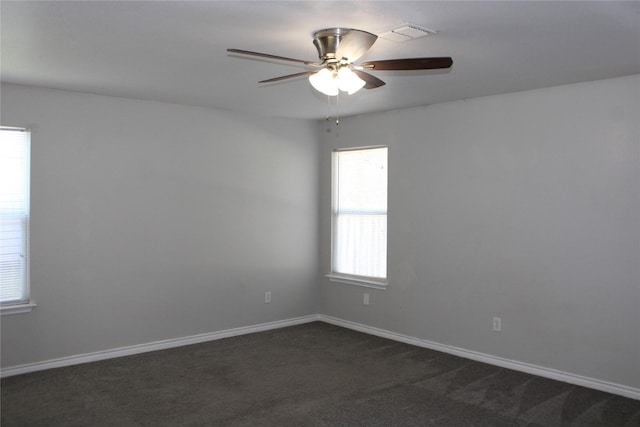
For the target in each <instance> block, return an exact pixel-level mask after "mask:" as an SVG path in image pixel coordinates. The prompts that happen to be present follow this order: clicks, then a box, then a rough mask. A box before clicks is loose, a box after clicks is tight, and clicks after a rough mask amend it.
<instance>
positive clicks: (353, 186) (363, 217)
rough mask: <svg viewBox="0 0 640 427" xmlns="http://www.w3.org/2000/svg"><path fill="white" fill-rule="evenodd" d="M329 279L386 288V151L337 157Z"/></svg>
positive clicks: (375, 149) (344, 152)
mask: <svg viewBox="0 0 640 427" xmlns="http://www.w3.org/2000/svg"><path fill="white" fill-rule="evenodd" d="M332 230H333V241H332V246H333V247H332V265H331V270H332V271H331V274H330V275H329V278H330V279H332V280H337V281H341V282H347V283H352V284H359V285H364V286H371V287H379V288H384V287H385V286H386V279H387V147H373V148H360V149H349V150H337V151H334V152H333V219H332Z"/></svg>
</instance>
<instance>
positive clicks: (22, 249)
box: [0, 127, 33, 314]
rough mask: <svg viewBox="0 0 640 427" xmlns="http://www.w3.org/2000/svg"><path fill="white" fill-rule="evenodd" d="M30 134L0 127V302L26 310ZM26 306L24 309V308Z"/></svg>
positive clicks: (6, 308)
mask: <svg viewBox="0 0 640 427" xmlns="http://www.w3.org/2000/svg"><path fill="white" fill-rule="evenodd" d="M29 146H30V133H29V131H28V130H26V129H21V128H8V127H0V303H1V306H2V313H3V314H5V313H8V312H12V311H16V309H18V310H20V311H28V309H30V307H31V306H32V305H33V304H31V303H30V301H29V268H28V265H29V263H28V258H27V256H28V253H29V244H28V243H29V157H30V155H29V154H30V147H29ZM25 309H26V310H25Z"/></svg>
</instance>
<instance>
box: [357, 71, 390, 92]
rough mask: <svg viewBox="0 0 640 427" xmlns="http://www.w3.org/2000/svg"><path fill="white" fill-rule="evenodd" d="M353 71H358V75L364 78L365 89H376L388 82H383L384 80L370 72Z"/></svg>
mask: <svg viewBox="0 0 640 427" xmlns="http://www.w3.org/2000/svg"><path fill="white" fill-rule="evenodd" d="M353 72H354V73H356V75H357V76H358V77H360V78H361V79H362V80H364V82H365V85H364V88H365V89H375V88H377V87H380V86H384V85H385V84H386V83H385V82H383V81H382V80H380V79H379V78H377V77H376V76H374V75H371V74H369V73H365V72H364V71H360V70H353Z"/></svg>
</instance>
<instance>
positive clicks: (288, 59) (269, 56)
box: [227, 49, 322, 67]
mask: <svg viewBox="0 0 640 427" xmlns="http://www.w3.org/2000/svg"><path fill="white" fill-rule="evenodd" d="M227 52H231V53H240V54H242V55H251V56H259V57H261V58H269V59H277V60H280V61H289V62H299V63H301V64H305V65H313V66H314V67H321V66H322V64H318V63H317V62H313V61H305V60H302V59H294V58H287V57H286V56H278V55H270V54H268V53H260V52H252V51H250V50H242V49H227Z"/></svg>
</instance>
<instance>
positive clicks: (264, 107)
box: [0, 1, 640, 118]
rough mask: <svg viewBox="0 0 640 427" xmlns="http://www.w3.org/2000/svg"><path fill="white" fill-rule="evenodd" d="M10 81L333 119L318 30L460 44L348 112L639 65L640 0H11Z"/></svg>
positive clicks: (378, 47) (400, 46)
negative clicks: (251, 54)
mask: <svg viewBox="0 0 640 427" xmlns="http://www.w3.org/2000/svg"><path fill="white" fill-rule="evenodd" d="M0 14H1V19H2V21H1V36H2V40H1V42H2V45H1V48H2V50H1V55H2V56H1V72H2V81H4V82H10V83H18V84H27V85H36V86H45V87H51V88H61V89H69V90H77V91H83V92H90V93H97V94H105V95H114V96H121V97H129V98H139V99H146V100H156V101H164V102H172V103H179V104H186V105H194V106H204V107H214V108H223V109H229V110H234V111H242V112H248V113H256V114H262V115H269V116H280V117H294V118H324V117H325V116H326V114H327V110H328V109H327V99H326V97H325V96H323V95H320V94H318V93H317V92H315V91H314V90H313V89H312V88H311V86H310V85H309V83H308V81H307V80H306V79H305V78H299V79H295V80H287V81H285V82H278V83H272V84H266V85H258V83H257V82H258V80H263V79H267V78H271V77H276V76H280V75H285V74H292V73H296V72H299V71H303V70H304V68H302V67H299V66H298V65H297V64H295V63H283V62H278V61H267V60H261V59H248V58H241V57H239V56H234V55H230V54H228V53H227V52H226V49H227V48H238V49H246V50H253V51H259V52H266V53H271V54H275V55H282V56H287V57H293V58H299V59H305V60H312V61H315V60H317V52H316V50H315V47H314V46H313V44H312V38H311V33H312V32H313V31H314V30H318V29H321V28H326V27H336V26H341V27H351V28H357V29H361V30H366V31H369V32H373V33H376V34H379V33H382V32H384V31H387V30H389V29H391V28H393V27H395V26H397V25H399V24H402V23H404V22H410V23H414V24H418V25H422V26H425V27H428V28H431V29H434V30H437V31H438V34H436V35H434V36H429V37H426V38H422V39H416V40H411V41H407V42H403V43H397V42H391V41H387V40H382V39H378V41H377V42H376V43H375V44H374V46H373V47H372V48H371V50H370V51H369V52H368V53H367V54H366V55H365V56H364V57H362V58H361V59H360V60H359V61H358V62H360V61H364V60H380V59H395V58H404V57H428V56H451V57H452V58H453V61H454V65H453V67H452V69H451V70H449V71H445V72H443V71H411V72H406V71H405V72H399V71H378V72H376V73H375V75H376V76H377V77H379V78H381V79H382V80H384V81H385V82H386V83H387V84H386V85H385V86H383V87H380V88H377V89H372V90H362V91H360V92H358V93H357V94H355V95H352V96H346V95H345V96H342V97H341V98H340V107H339V109H340V114H341V115H342V116H346V115H352V114H360V113H367V112H373V111H383V110H390V109H395V108H403V107H412V106H418V105H427V104H433V103H437V102H445V101H451V100H457V99H465V98H472V97H478V96H484V95H492V94H499V93H505V92H514V91H521V90H527V89H534V88H541V87H548V86H555V85H561V84H567V83H573V82H580V81H587V80H596V79H602V78H610V77H618V76H624V75H630V74H636V73H640V2H638V1H629V2H611V1H602V2H593V1H590V2H568V1H558V2H538V1H510V2H507V1H499V2H487V1H473V2H462V1H445V2H436V1H419V2H407V1H393V2H372V1H358V2H352V1H351V2H327V1H284V2H276V1H262V2H250V1H193V2H192V1H171V2H170V1H163V2H156V1H142V2H133V1H108V2H89V1H80V2H56V1H54V2H50V1H48V2H13V1H2V3H1V4H0Z"/></svg>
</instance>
